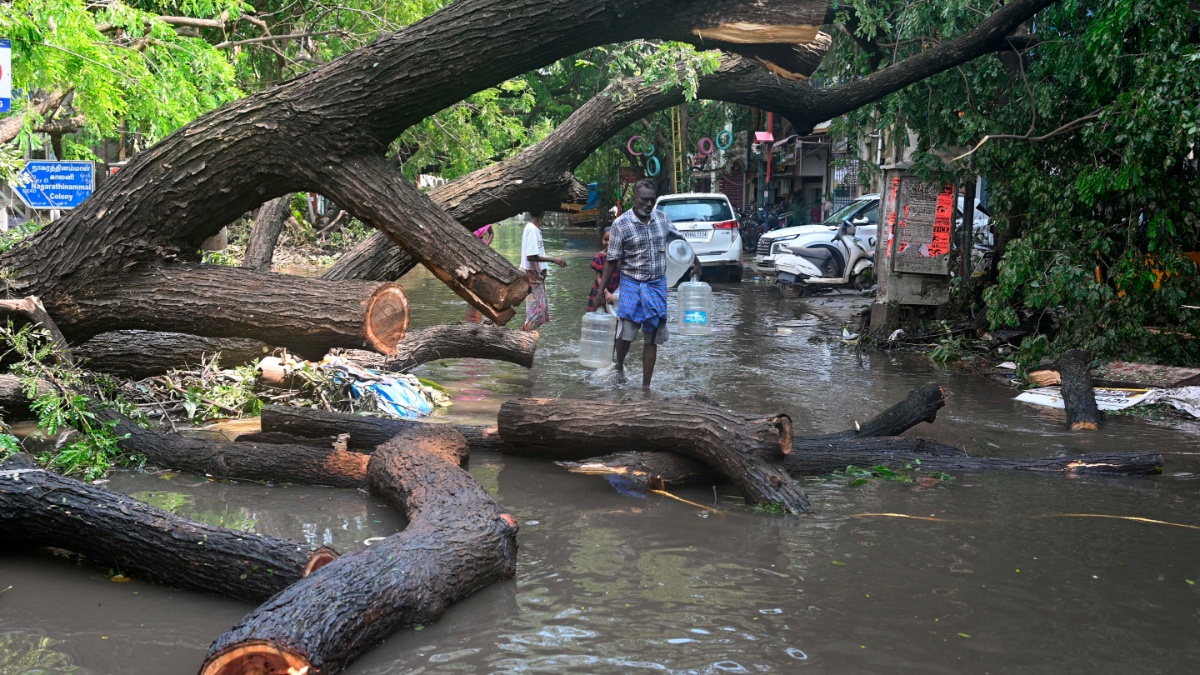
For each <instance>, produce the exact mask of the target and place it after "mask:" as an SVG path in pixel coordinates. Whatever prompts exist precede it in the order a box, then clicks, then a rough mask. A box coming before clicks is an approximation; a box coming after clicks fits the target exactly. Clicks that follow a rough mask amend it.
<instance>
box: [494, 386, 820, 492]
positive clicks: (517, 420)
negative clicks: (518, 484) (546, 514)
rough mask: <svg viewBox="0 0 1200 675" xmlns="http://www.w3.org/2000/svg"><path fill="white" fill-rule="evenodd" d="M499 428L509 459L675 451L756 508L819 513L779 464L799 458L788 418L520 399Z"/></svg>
mask: <svg viewBox="0 0 1200 675" xmlns="http://www.w3.org/2000/svg"><path fill="white" fill-rule="evenodd" d="M498 422H499V423H498V426H499V428H500V439H501V441H502V443H503V448H504V452H506V453H509V454H514V455H530V456H541V457H546V456H549V457H555V458H570V457H572V456H573V457H583V456H587V455H588V454H591V453H594V452H604V451H606V450H618V449H625V448H629V447H631V446H632V447H640V448H645V449H646V450H667V451H671V452H677V453H680V454H683V455H686V456H688V457H691V458H693V459H698V460H701V461H703V462H705V463H707V464H709V465H710V466H712V467H714V468H715V469H717V470H718V471H720V472H721V474H722V475H724V476H725V477H727V478H728V479H729V481H730V482H731V483H733V485H734V486H735V487H736V488H737V490H738V492H740V493H741V495H742V496H743V497H744V498H745V499H746V502H747V503H749V504H762V505H779V506H781V507H782V508H783V509H785V510H786V511H788V512H790V513H808V512H810V511H811V510H812V508H811V507H810V506H809V504H808V498H807V497H806V496H805V494H804V491H803V490H802V489H800V487H799V486H798V485H796V484H795V482H794V481H792V480H791V478H789V477H788V475H787V474H786V473H785V472H784V471H783V470H782V468H781V467H780V466H779V463H778V462H779V460H780V459H782V458H783V456H784V455H785V454H786V453H788V452H790V451H791V445H792V438H791V437H792V422H791V419H790V418H789V417H788V416H787V415H783V414H778V415H769V416H750V415H744V414H741V413H735V412H730V411H727V410H722V409H721V408H717V407H714V406H709V405H704V404H702V403H698V402H694V401H655V403H654V405H646V404H644V403H607V402H591V401H572V400H562V399H517V400H511V401H506V402H505V403H504V405H502V406H501V407H500V416H499V420H498Z"/></svg>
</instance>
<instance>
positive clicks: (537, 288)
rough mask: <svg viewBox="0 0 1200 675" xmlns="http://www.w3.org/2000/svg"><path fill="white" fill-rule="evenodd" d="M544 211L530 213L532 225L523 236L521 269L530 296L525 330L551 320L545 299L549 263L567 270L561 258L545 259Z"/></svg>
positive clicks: (533, 328) (526, 228) (526, 311)
mask: <svg viewBox="0 0 1200 675" xmlns="http://www.w3.org/2000/svg"><path fill="white" fill-rule="evenodd" d="M543 213H544V212H543V211H530V212H529V223H527V224H526V225H525V232H524V234H522V235H521V269H522V270H524V271H525V276H526V277H527V278H528V279H529V289H530V290H529V296H528V297H527V298H526V299H525V326H524V328H523V329H522V330H526V331H531V330H537V329H538V326H541V325H542V324H544V323H546V322H548V321H550V305H549V303H548V302H547V300H546V270H547V267H546V263H554V264H555V265H558V266H559V267H566V266H567V261H566V260H563V259H562V258H548V257H546V247H545V246H544V245H543V244H542V215H543Z"/></svg>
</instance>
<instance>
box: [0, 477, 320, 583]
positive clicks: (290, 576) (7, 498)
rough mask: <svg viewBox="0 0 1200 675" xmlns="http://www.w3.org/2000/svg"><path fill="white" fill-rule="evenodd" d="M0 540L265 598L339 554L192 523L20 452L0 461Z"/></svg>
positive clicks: (158, 578)
mask: <svg viewBox="0 0 1200 675" xmlns="http://www.w3.org/2000/svg"><path fill="white" fill-rule="evenodd" d="M0 539H2V540H3V541H4V543H5V546H6V547H8V546H15V545H25V546H30V547H40V546H53V547H55V548H62V549H66V550H68V551H72V552H74V553H79V554H82V555H84V556H86V557H87V558H89V559H91V560H93V561H95V562H97V563H99V564H100V565H103V566H106V567H110V568H115V569H117V570H120V571H121V572H123V573H128V574H131V575H133V576H136V577H138V578H141V579H145V580H146V581H150V582H153V583H158V584H163V585H166V586H171V587H174V588H185V589H190V590H194V591H201V592H204V593H219V594H221V595H225V596H228V597H232V598H235V599H238V600H248V599H249V600H263V599H266V598H268V597H270V596H272V595H274V594H275V593H278V592H279V591H282V590H283V589H284V588H286V587H287V586H288V585H289V584H291V583H293V582H295V581H298V580H299V579H301V578H303V577H304V576H306V575H307V574H309V573H310V572H312V571H313V570H315V569H317V568H319V567H320V566H321V565H324V564H326V563H328V562H330V561H331V560H333V559H334V558H336V557H337V553H336V552H335V551H333V550H332V549H329V548H318V549H315V550H312V549H311V547H309V546H308V545H306V544H301V543H297V542H294V541H288V540H286V539H277V538H275V537H268V536H265V535H261V534H255V533H253V532H238V531H234V530H227V529H225V528H222V527H213V526H211V525H205V524H203V523H198V522H196V521H193V520H189V519H187V518H184V517H182V516H177V515H175V514H173V513H170V512H168V511H163V510H162V509H158V508H155V507H153V506H150V505H149V504H146V503H144V502H140V501H138V500H136V499H134V498H132V497H129V496H127V495H122V494H117V493H113V492H109V491H107V490H103V489H101V488H98V487H96V486H94V485H89V484H87V483H83V482H80V481H77V480H73V479H71V478H66V477H63V476H60V475H58V474H55V473H51V472H49V471H45V470H43V469H40V468H38V467H37V464H36V463H34V461H33V459H32V458H31V457H29V456H28V455H25V454H17V455H13V456H12V457H9V458H8V459H6V460H4V461H3V462H0Z"/></svg>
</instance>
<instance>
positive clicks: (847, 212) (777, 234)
mask: <svg viewBox="0 0 1200 675" xmlns="http://www.w3.org/2000/svg"><path fill="white" fill-rule="evenodd" d="M847 218H849V219H850V224H851V225H853V226H854V227H855V228H856V232H855V234H854V238H855V239H857V240H858V243H859V245H860V246H862V247H863V248H865V249H866V250H867V252H868V253H874V252H875V239H876V237H877V236H878V231H879V195H877V194H875V195H863V196H862V197H859V198H858V199H856V200H854V201H853V202H850V203H849V204H847V205H846V206H844V207H842V208H841V209H839V210H837V211H835V212H834V214H833V215H832V216H829V217H828V218H826V219H825V220H823V221H822V222H820V223H818V224H816V225H797V226H795V227H785V228H783V229H782V230H775V231H773V232H767V233H766V234H764V235H763V236H762V238H760V239H759V240H758V249H757V250H756V251H755V256H754V271H755V272H757V273H758V274H761V275H763V276H774V275H775V256H776V255H778V254H780V253H785V254H788V255H790V254H791V253H792V252H791V250H790V249H789V247H790V246H795V245H796V244H807V243H808V242H806V241H798V240H801V239H805V240H807V239H812V240H813V242H812V243H816V242H817V241H825V242H827V241H829V239H831V238H832V237H833V234H834V233H835V232H837V228H838V225H841V224H842V221H844V220H846V219H847Z"/></svg>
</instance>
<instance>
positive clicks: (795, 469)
mask: <svg viewBox="0 0 1200 675" xmlns="http://www.w3.org/2000/svg"><path fill="white" fill-rule="evenodd" d="M912 441H917V442H918V443H913V442H912ZM921 442H924V441H923V440H922V439H919V438H918V439H911V438H904V437H891V438H889V437H883V438H861V439H853V440H851V441H848V444H849V446H841V447H837V448H831V449H827V450H823V451H812V452H805V453H799V452H793V453H792V454H790V455H788V456H787V457H786V458H785V459H784V460H783V466H784V468H786V469H787V471H788V473H790V474H791V475H792V476H795V477H802V476H808V475H820V474H828V473H833V472H835V471H842V470H844V469H845V468H846V467H847V466H858V467H872V466H886V467H889V468H891V469H894V470H904V469H909V468H919V469H921V470H925V471H944V472H947V473H951V472H963V473H978V472H983V471H1026V472H1033V473H1048V474H1060V475H1085V474H1086V475H1115V476H1142V475H1155V474H1158V473H1162V466H1163V459H1162V455H1159V454H1156V453H1152V452H1114V453H1089V454H1084V455H1067V456H1063V457H1042V458H1037V459H1006V458H1000V457H968V456H967V455H966V454H965V453H962V454H959V455H946V454H942V455H931V454H928V453H927V452H922V450H924V448H921V446H920V443H921ZM557 464H558V465H559V466H561V467H564V468H566V469H567V470H569V471H571V472H572V473H582V474H591V475H608V474H613V475H619V476H623V477H625V478H627V479H629V480H630V481H632V482H633V483H635V484H637V485H640V486H642V487H644V488H648V489H654V490H661V489H667V488H675V487H685V486H689V485H712V484H713V483H716V482H718V481H719V479H720V476H719V475H718V474H717V472H715V471H713V470H712V469H710V468H708V467H707V466H706V465H704V464H703V463H701V462H697V461H695V460H691V459H688V458H687V457H682V456H680V455H676V454H674V453H670V452H628V453H616V454H612V455H605V456H603V457H594V458H591V459H585V460H580V461H577V462H558V463H557Z"/></svg>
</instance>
